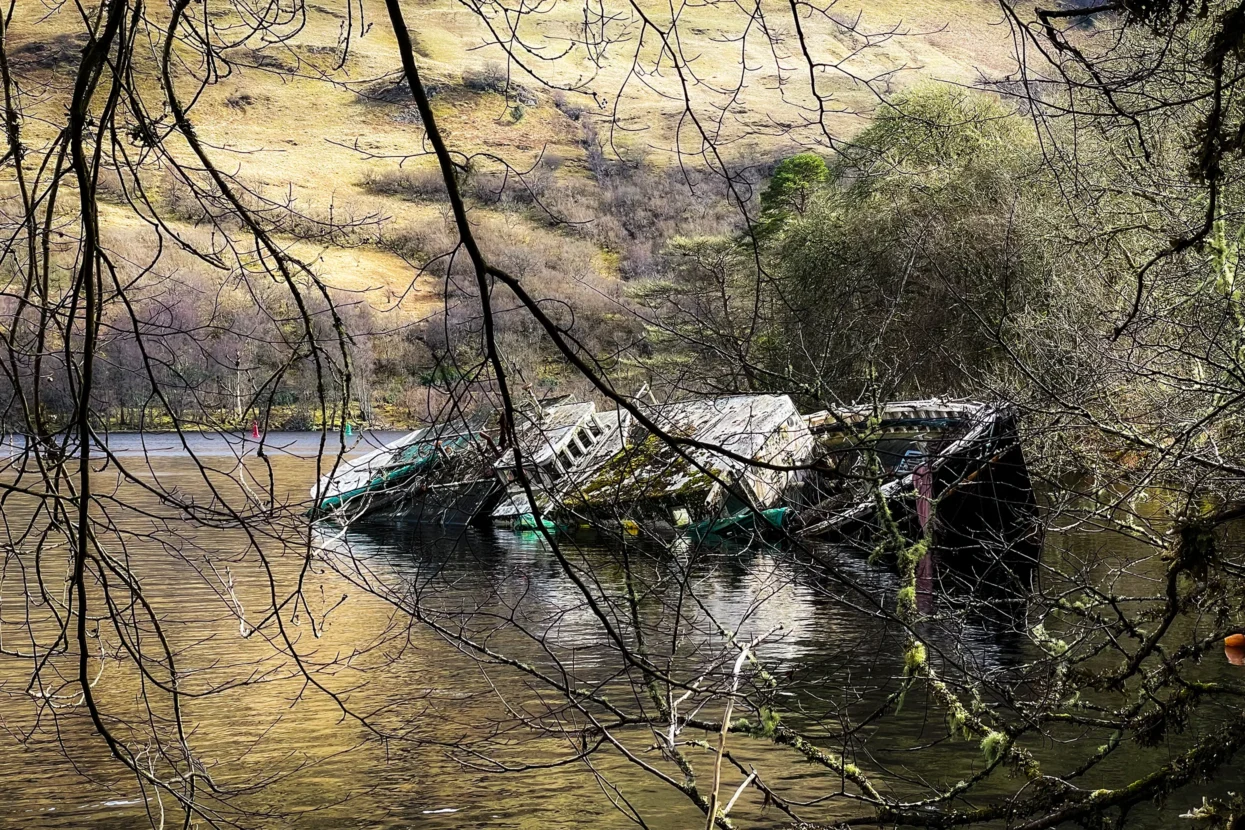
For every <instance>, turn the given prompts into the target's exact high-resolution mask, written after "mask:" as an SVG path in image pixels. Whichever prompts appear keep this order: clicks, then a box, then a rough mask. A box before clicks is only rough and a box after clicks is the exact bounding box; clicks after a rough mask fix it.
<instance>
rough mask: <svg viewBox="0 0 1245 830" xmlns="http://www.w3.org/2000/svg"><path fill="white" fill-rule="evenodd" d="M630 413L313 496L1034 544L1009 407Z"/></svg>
mask: <svg viewBox="0 0 1245 830" xmlns="http://www.w3.org/2000/svg"><path fill="white" fill-rule="evenodd" d="M636 411H637V412H638V413H639V414H638V416H636V415H633V414H632V412H630V411H628V410H626V409H619V410H607V411H601V410H598V409H597V407H596V405H595V404H593V403H592V402H579V401H573V400H569V399H565V398H562V399H554V400H546V401H543V402H540V403H539V404H537V405H535V406H532V407H528V408H525V409H522V410H520V411H518V412H516V413H515V415H514V429H513V430H512V431H510V434H511V435H512V436H513V440H512V441H511V442H509V443H507V442H505V441H503V440H502V438H501V435H500V430H499V429H498V428H497V426H496V425H495V424H492V425H490V424H491V419H490V418H489V417H479V418H476V419H474V420H468V419H465V418H457V419H453V420H451V421H448V422H446V423H443V424H438V425H434V426H431V427H427V428H425V429H422V430H417V431H415V432H412V433H410V434H409V435H407V436H404V437H403V438H401V439H399V440H398V441H395V442H393V443H391V444H389V445H387V446H385V447H383V448H381V449H378V450H376V451H375V452H372V453H368V454H367V455H364V456H362V457H360V458H356V459H353V460H351V461H349V462H345V463H342V464H341V465H340V466H339V467H338V469H337V470H335V471H334V472H333V473H332V474H330V475H328V476H325V477H324V478H323V479H322V480H321V481H320V482H319V483H318V484H317V487H316V488H315V489H314V490H313V496H314V497H315V498H316V503H315V505H316V506H315V508H314V510H313V513H314V515H316V516H317V517H318V518H325V519H331V520H334V521H336V522H339V523H343V524H345V523H350V522H353V521H358V520H359V519H361V518H364V517H399V518H404V519H408V520H414V521H421V522H429V523H437V524H468V523H477V522H491V523H492V524H494V525H495V526H497V527H500V528H506V529H515V530H545V531H549V532H564V531H568V530H571V529H577V528H579V527H583V526H589V527H594V528H598V529H613V530H616V529H619V528H622V529H624V530H626V531H628V532H631V533H638V532H640V531H647V532H651V533H654V534H657V535H683V536H688V537H692V538H695V539H710V538H714V537H730V536H741V535H746V536H755V535H776V536H783V535H786V536H788V537H804V538H847V537H859V536H867V535H870V534H876V533H878V532H880V531H883V530H886V529H888V528H887V527H886V524H887V523H890V524H891V525H892V527H893V528H897V529H898V530H899V531H900V532H902V533H903V534H905V535H906V536H909V537H912V538H920V537H928V538H930V539H932V540H933V541H934V542H935V543H936V544H937V545H938V546H939V547H940V548H943V549H947V550H952V551H963V552H966V553H967V552H971V551H978V550H981V549H983V548H985V547H987V546H997V545H998V544H999V543H1000V540H1006V541H1007V544H1018V545H1025V544H1035V530H1034V529H1035V528H1036V527H1037V523H1036V521H1035V517H1036V510H1037V506H1036V500H1035V498H1034V494H1033V488H1032V486H1031V484H1030V482H1029V476H1028V470H1027V467H1026V466H1025V459H1024V455H1023V452H1022V449H1021V445H1020V439H1019V435H1018V431H1017V424H1016V417H1015V413H1014V412H1013V411H1012V410H1010V409H1008V408H1006V407H996V406H991V405H988V404H983V403H976V402H948V401H941V400H926V401H905V402H894V403H887V404H881V405H868V406H849V407H839V408H834V409H827V410H822V411H819V412H815V413H812V414H808V415H805V414H802V413H801V412H800V411H799V409H798V408H797V406H796V404H795V403H794V402H793V401H792V399H791V398H790V397H788V396H786V395H731V396H724V397H715V398H698V399H692V400H685V401H675V402H667V403H657V402H653V401H648V402H644V403H642V404H640V405H638V406H637V407H636Z"/></svg>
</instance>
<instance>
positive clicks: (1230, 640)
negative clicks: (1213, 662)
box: [1223, 634, 1245, 648]
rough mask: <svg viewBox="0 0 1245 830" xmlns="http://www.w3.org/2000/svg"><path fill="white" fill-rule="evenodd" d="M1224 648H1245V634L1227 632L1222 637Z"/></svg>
mask: <svg viewBox="0 0 1245 830" xmlns="http://www.w3.org/2000/svg"><path fill="white" fill-rule="evenodd" d="M1223 645H1224V647H1225V648H1245V634H1229V635H1228V636H1227V637H1224V638H1223Z"/></svg>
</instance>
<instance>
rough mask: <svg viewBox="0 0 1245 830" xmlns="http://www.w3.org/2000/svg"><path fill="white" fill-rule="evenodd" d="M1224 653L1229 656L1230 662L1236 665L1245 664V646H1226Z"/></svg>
mask: <svg viewBox="0 0 1245 830" xmlns="http://www.w3.org/2000/svg"><path fill="white" fill-rule="evenodd" d="M1223 654H1224V656H1225V657H1227V658H1228V662H1229V663H1231V664H1232V665H1234V666H1245V648H1233V647H1232V646H1224V647H1223Z"/></svg>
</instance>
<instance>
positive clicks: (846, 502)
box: [799, 400, 1041, 564]
mask: <svg viewBox="0 0 1245 830" xmlns="http://www.w3.org/2000/svg"><path fill="white" fill-rule="evenodd" d="M805 422H806V423H807V424H808V427H809V430H810V432H811V433H812V434H813V436H814V439H815V441H816V443H817V453H818V457H819V463H817V464H816V465H814V467H813V469H812V470H810V472H809V473H808V475H806V477H805V486H804V490H803V492H802V494H801V500H802V505H801V510H800V519H801V525H802V526H801V528H800V529H799V533H800V535H802V536H804V537H810V538H823V537H838V538H847V537H856V538H859V537H861V536H866V537H868V536H870V535H875V534H877V533H880V532H882V531H884V530H886V529H887V528H886V527H885V523H887V522H893V523H895V525H896V526H897V529H898V530H899V531H900V532H901V533H903V534H904V535H905V536H907V537H908V538H913V539H919V538H927V539H929V540H930V541H931V542H932V543H933V544H934V546H935V547H936V549H937V550H939V551H940V553H941V555H942V556H943V558H944V560H947V561H952V562H954V561H960V562H968V563H970V564H971V560H974V559H984V560H990V561H994V560H996V559H997V558H998V557H999V555H1000V554H1001V553H1005V554H1006V556H1007V558H1008V559H1009V560H1011V561H1016V560H1017V558H1019V559H1025V558H1029V559H1032V558H1034V557H1035V556H1036V551H1037V549H1038V547H1039V545H1040V541H1041V540H1040V536H1039V529H1038V528H1039V524H1038V522H1037V500H1036V498H1035V496H1034V492H1033V486H1032V482H1031V481H1030V479H1029V472H1028V467H1027V466H1026V464H1025V458H1024V452H1023V449H1022V447H1021V442H1020V436H1019V432H1018V429H1017V421H1016V413H1015V411H1014V410H1013V409H1012V408H1010V407H1000V406H993V405H990V404H985V403H977V402H948V401H941V400H926V401H905V402H896V403H888V404H885V405H882V406H862V407H847V408H841V409H836V410H825V411H822V412H817V413H814V414H812V415H808V416H806V417H805Z"/></svg>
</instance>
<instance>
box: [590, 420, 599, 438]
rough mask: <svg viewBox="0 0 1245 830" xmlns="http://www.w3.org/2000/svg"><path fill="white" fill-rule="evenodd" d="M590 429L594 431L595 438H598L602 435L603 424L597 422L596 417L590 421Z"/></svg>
mask: <svg viewBox="0 0 1245 830" xmlns="http://www.w3.org/2000/svg"><path fill="white" fill-rule="evenodd" d="M588 431H589V432H591V433H592V437H593V438H597V437H598V436H600V435H601V425H600V424H598V423H597V419H596V418H593V419H591V420H589V421H588Z"/></svg>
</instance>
